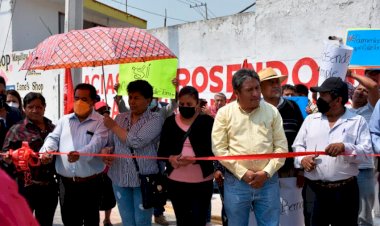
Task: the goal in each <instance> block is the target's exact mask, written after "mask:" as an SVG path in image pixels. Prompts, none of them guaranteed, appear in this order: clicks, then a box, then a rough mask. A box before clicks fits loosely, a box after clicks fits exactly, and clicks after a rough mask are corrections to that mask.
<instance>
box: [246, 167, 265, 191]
mask: <svg viewBox="0 0 380 226" xmlns="http://www.w3.org/2000/svg"><path fill="white" fill-rule="evenodd" d="M267 180H268V176H267V173H266V172H265V171H257V172H255V173H253V180H252V181H251V182H250V183H249V185H251V187H253V188H256V189H257V188H261V187H262V186H263V185H264V183H265V181H267Z"/></svg>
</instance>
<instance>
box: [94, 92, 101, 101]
mask: <svg viewBox="0 0 380 226" xmlns="http://www.w3.org/2000/svg"><path fill="white" fill-rule="evenodd" d="M100 99H101V98H100V96H99V95H98V94H96V98H95V102H99V101H100Z"/></svg>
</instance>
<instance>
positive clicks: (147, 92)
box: [102, 80, 163, 226]
mask: <svg viewBox="0 0 380 226" xmlns="http://www.w3.org/2000/svg"><path fill="white" fill-rule="evenodd" d="M127 92H128V103H129V106H130V111H128V112H125V113H121V114H119V115H117V116H116V118H115V121H113V120H112V119H111V118H110V117H108V116H106V117H104V124H105V126H106V127H107V128H109V129H110V130H111V131H112V133H111V134H110V139H109V143H110V145H111V146H113V147H114V153H115V154H128V155H131V154H133V153H132V151H133V152H134V155H137V156H156V155H157V153H156V151H157V146H158V141H159V136H160V132H161V127H162V123H163V120H162V118H161V117H160V115H159V114H158V113H155V112H152V111H150V110H149V108H148V106H149V104H150V102H151V101H152V98H153V87H152V86H151V85H150V84H149V83H148V82H147V81H144V80H137V81H134V82H131V83H129V85H128V87H127ZM102 152H103V153H107V152H108V150H107V148H105V149H103V151H102ZM104 161H105V163H106V164H107V165H109V166H110V169H109V171H108V176H109V177H110V178H111V180H112V183H113V190H114V193H115V198H116V201H117V205H118V208H119V212H120V216H121V219H122V222H123V225H124V226H145V225H151V224H152V213H153V208H150V209H144V208H143V207H142V196H141V189H140V181H139V176H138V172H137V170H136V166H135V164H134V162H133V160H132V159H125V158H115V159H111V158H105V159H104ZM137 164H138V166H139V170H140V171H139V173H140V174H154V173H158V172H159V168H158V164H157V161H156V160H152V159H137Z"/></svg>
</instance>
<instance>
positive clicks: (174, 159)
mask: <svg viewBox="0 0 380 226" xmlns="http://www.w3.org/2000/svg"><path fill="white" fill-rule="evenodd" d="M180 157H181V155H171V156H169V162H170V164H171V165H172V167H173V168H174V169H177V168H178V167H180V164H179V161H178V159H179V158H180Z"/></svg>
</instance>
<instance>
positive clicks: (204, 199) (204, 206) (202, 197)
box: [168, 179, 213, 226]
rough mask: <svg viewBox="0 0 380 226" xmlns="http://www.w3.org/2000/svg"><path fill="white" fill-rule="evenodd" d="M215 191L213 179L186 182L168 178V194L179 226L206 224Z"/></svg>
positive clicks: (200, 225) (201, 225) (202, 225)
mask: <svg viewBox="0 0 380 226" xmlns="http://www.w3.org/2000/svg"><path fill="white" fill-rule="evenodd" d="M212 192H213V182H212V180H210V181H206V182H201V183H184V182H178V181H173V180H170V179H168V196H169V199H170V200H171V202H172V205H173V208H174V213H175V216H176V218H177V225H178V226H204V225H206V218H207V212H208V209H209V206H210V201H211V197H212Z"/></svg>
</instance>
